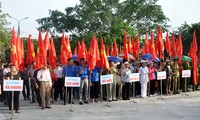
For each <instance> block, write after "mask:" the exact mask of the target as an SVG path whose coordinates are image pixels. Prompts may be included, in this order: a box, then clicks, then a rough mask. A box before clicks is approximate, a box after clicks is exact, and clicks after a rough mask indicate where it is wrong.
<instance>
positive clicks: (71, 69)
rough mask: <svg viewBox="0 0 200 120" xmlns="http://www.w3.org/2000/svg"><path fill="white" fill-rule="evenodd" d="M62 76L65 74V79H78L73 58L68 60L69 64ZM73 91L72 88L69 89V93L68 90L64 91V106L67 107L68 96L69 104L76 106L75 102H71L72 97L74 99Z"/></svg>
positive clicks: (64, 68)
mask: <svg viewBox="0 0 200 120" xmlns="http://www.w3.org/2000/svg"><path fill="white" fill-rule="evenodd" d="M62 74H63V76H64V78H65V77H77V71H76V66H75V65H74V64H73V60H72V58H69V59H68V64H67V65H65V66H64V67H63V73H62ZM71 90H72V89H71V87H67V91H66V89H65V90H64V105H66V100H67V99H66V97H67V94H68V96H69V99H68V103H71V102H72V104H74V102H73V101H71V97H72V94H71V93H72V92H71ZM66 92H67V93H66Z"/></svg>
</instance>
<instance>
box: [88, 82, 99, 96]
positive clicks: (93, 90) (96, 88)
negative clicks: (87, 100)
mask: <svg viewBox="0 0 200 120" xmlns="http://www.w3.org/2000/svg"><path fill="white" fill-rule="evenodd" d="M98 93H99V82H98V81H97V82H92V86H91V91H90V95H91V98H92V99H97V98H98Z"/></svg>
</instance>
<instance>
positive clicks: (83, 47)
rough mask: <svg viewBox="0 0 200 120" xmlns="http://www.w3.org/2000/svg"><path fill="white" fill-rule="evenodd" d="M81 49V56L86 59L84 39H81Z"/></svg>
mask: <svg viewBox="0 0 200 120" xmlns="http://www.w3.org/2000/svg"><path fill="white" fill-rule="evenodd" d="M81 50H82V54H83V56H84V57H83V58H85V59H87V55H88V52H87V48H86V46H85V41H84V40H82V46H81Z"/></svg>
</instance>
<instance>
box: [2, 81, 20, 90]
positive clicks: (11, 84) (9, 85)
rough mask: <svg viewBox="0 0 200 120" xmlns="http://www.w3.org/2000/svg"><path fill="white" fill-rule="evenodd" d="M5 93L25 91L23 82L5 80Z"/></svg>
mask: <svg viewBox="0 0 200 120" xmlns="http://www.w3.org/2000/svg"><path fill="white" fill-rule="evenodd" d="M3 82H4V83H3V91H23V80H4V81H3Z"/></svg>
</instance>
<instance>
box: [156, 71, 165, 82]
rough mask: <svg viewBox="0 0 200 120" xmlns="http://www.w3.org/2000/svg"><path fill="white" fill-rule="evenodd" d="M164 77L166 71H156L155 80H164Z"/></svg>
mask: <svg viewBox="0 0 200 120" xmlns="http://www.w3.org/2000/svg"><path fill="white" fill-rule="evenodd" d="M164 79H166V71H162V72H157V80H164Z"/></svg>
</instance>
